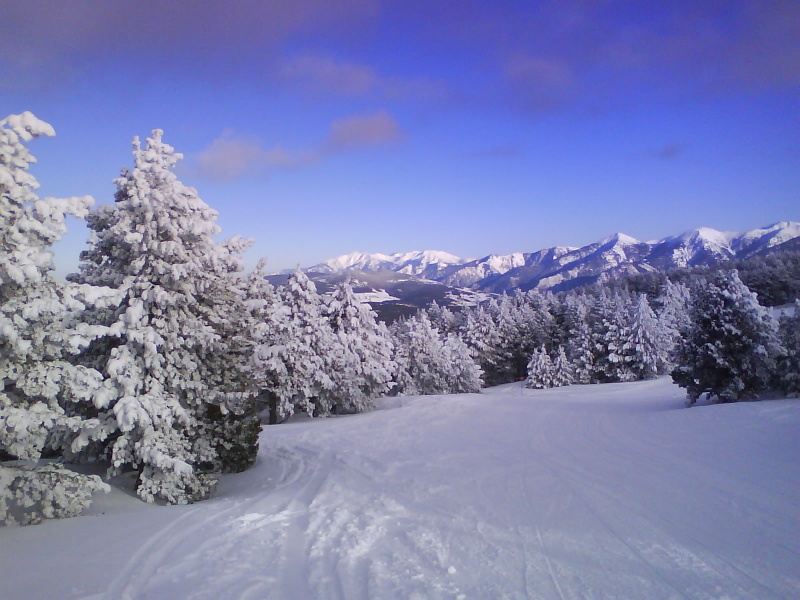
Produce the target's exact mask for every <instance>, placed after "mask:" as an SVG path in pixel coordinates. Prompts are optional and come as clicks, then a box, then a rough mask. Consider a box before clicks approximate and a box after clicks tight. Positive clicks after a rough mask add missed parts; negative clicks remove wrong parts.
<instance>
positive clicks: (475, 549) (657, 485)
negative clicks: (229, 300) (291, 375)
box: [0, 379, 800, 600]
mask: <svg viewBox="0 0 800 600" xmlns="http://www.w3.org/2000/svg"><path fill="white" fill-rule="evenodd" d="M798 426H800V404H799V403H798V402H797V401H793V400H789V401H771V402H762V403H751V404H741V405H726V406H707V407H704V406H698V407H693V408H691V409H686V408H683V397H682V395H681V393H680V390H678V389H677V388H675V387H674V386H672V385H671V384H670V383H669V381H668V380H663V379H662V380H658V381H653V382H642V383H637V384H618V385H606V386H573V387H570V388H562V389H558V390H547V391H532V390H525V389H523V388H521V386H520V385H517V384H510V385H507V386H501V387H498V388H494V389H491V390H487V391H486V392H485V393H484V394H481V395H466V396H450V397H429V398H401V399H391V400H386V401H384V402H383V404H382V410H376V411H373V412H371V413H367V414H363V415H355V416H350V417H343V418H332V419H325V420H314V421H311V420H306V421H298V422H294V423H289V424H285V425H281V426H276V427H267V428H265V431H264V433H263V435H262V438H261V451H260V455H259V462H258V464H257V465H256V466H255V467H254V468H253V469H251V470H250V471H248V472H246V473H243V474H239V475H233V476H228V477H225V478H224V479H223V481H222V483H221V485H220V489H219V492H218V495H217V497H216V498H214V499H212V500H210V501H208V502H203V503H200V504H196V505H192V506H188V507H152V506H145V505H142V504H141V503H138V502H137V501H135V500H133V499H128V500H129V502H128V503H127V504H124V506H125V510H126V511H127V513H125V514H124V515H122V516H120V513H119V512H117V513H115V512H114V510H113V509H109V510H108V511H107V513H106V514H94V515H92V516H86V517H82V518H78V519H70V520H66V521H62V522H49V523H45V524H43V525H41V526H36V527H27V528H6V529H5V530H0V556H2V560H0V597H2V598H4V599H7V600H15V599H17V598H20V599H22V598H48V597H58V598H91V599H92V600H100V599H106V598H107V599H112V598H113V599H118V598H122V599H140V598H141V599H149V598H152V599H161V598H196V599H209V600H210V599H224V598H236V599H252V600H256V599H275V600H280V599H286V600H302V599H305V598H319V599H323V600H343V599H357V598H376V599H393V598H403V599H413V600H421V599H439V598H442V599H444V598H448V599H450V598H453V599H463V600H466V599H468V598H473V599H474V598H506V599H521V598H545V599H550V598H553V599H561V600H566V599H574V598H612V597H613V598H652V599H657V598H676V599H680V598H693V599H694V598H730V599H735V598H770V599H781V598H785V599H790V598H797V597H800V575H799V574H798V573H799V572H800V569H798V567H799V566H800V524H798V519H797V508H796V507H797V505H798V503H799V502H800V478H798V476H797V466H798V464H800V462H799V460H800V442H798V441H797V436H796V431H797V430H798ZM115 493H117V494H118V493H119V492H115ZM99 503H100V504H102V500H100V501H99ZM115 515H116V516H115ZM121 518H124V519H127V521H124V522H125V523H127V524H128V526H135V529H136V531H137V532H138V535H137V537H135V539H134V538H132V542H131V543H130V545H127V546H126V545H124V544H120V543H119V542H117V545H115V546H113V547H112V546H107V545H106V544H105V543H104V540H108V539H112V537H111V536H115V535H116V527H118V526H119V524H120V523H121V522H123V521H120V519H121ZM51 546H52V547H53V548H55V551H48V550H47V548H49V547H51ZM68 547H73V548H75V549H76V550H75V555H76V556H75V557H72V558H71V557H69V556H68V557H64V556H63V548H68ZM59 548H61V549H62V550H61V551H59ZM104 552H107V554H106V555H104ZM70 561H72V562H70ZM30 564H39V565H40V566H41V567H42V572H41V573H37V574H36V575H35V576H34V575H26V567H27V566H29V565H30ZM48 565H50V566H51V567H52V568H48ZM100 565H104V566H100Z"/></svg>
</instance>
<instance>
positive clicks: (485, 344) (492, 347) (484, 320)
mask: <svg viewBox="0 0 800 600" xmlns="http://www.w3.org/2000/svg"><path fill="white" fill-rule="evenodd" d="M464 312H465V313H466V316H465V318H464V321H463V324H462V326H461V330H460V332H459V337H461V339H462V340H463V341H464V343H465V344H466V345H467V348H469V353H470V356H472V358H473V360H474V361H475V362H476V363H477V364H478V365H479V366H480V368H481V370H482V371H483V373H484V381H485V382H486V384H487V385H496V384H497V383H499V381H498V380H497V377H496V375H495V374H496V371H497V368H498V364H499V362H500V357H499V347H500V335H499V333H498V331H497V325H496V324H495V322H494V320H493V319H492V316H491V314H490V313H489V311H488V310H486V307H485V306H484V305H483V304H479V305H478V306H476V307H475V308H473V309H465V311H464Z"/></svg>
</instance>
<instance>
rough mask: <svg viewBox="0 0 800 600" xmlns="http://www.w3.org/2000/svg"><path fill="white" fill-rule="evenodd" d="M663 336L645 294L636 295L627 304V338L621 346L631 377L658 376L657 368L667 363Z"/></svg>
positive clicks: (651, 377) (645, 377)
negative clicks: (631, 301)
mask: <svg viewBox="0 0 800 600" xmlns="http://www.w3.org/2000/svg"><path fill="white" fill-rule="evenodd" d="M664 338H665V335H664V333H663V332H662V330H661V327H660V324H659V321H658V318H657V317H656V315H655V313H654V312H653V310H652V309H651V308H650V304H648V302H647V295H646V294H639V297H638V298H637V299H636V301H635V302H634V303H633V304H632V305H631V307H630V311H629V326H628V338H627V340H626V341H625V343H624V345H623V353H624V356H625V360H626V361H627V367H628V370H629V371H630V372H631V373H632V375H633V378H634V379H637V380H639V379H654V378H655V377H656V376H657V375H658V373H659V368H661V367H662V366H663V365H664V364H666V356H665V355H664V345H665V342H664Z"/></svg>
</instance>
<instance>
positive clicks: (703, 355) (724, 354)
mask: <svg viewBox="0 0 800 600" xmlns="http://www.w3.org/2000/svg"><path fill="white" fill-rule="evenodd" d="M689 317H690V325H689V327H688V329H686V330H685V331H684V332H683V336H682V338H681V341H680V343H679V344H678V349H677V352H676V359H677V366H676V367H675V369H673V371H672V379H673V380H674V381H675V383H677V384H678V385H679V386H681V387H682V388H685V389H686V396H687V405H688V406H691V405H692V404H694V403H695V402H696V401H697V399H698V398H699V397H700V396H701V395H703V394H706V396H707V397H708V398H711V397H716V398H717V399H718V400H719V401H720V402H735V401H736V400H739V399H742V398H752V397H755V396H756V395H757V394H758V393H760V392H761V391H763V390H764V389H765V388H766V387H767V386H768V384H769V381H770V378H771V376H772V374H773V373H774V371H775V359H776V357H777V356H778V355H779V353H780V350H781V348H780V344H779V341H778V337H777V332H776V329H777V327H776V324H775V322H774V320H773V319H772V317H771V316H770V315H769V313H768V312H767V310H766V309H764V308H763V307H762V306H761V305H760V304H759V303H758V299H757V298H756V295H755V294H754V293H753V292H751V291H750V290H749V289H747V287H746V286H745V285H744V284H743V283H742V281H741V280H740V279H739V275H738V273H737V272H736V270H735V269H732V270H730V271H719V272H717V273H714V274H713V275H711V277H710V278H709V279H707V280H704V281H700V282H698V283H697V285H696V286H695V289H694V290H693V299H692V305H691V308H690V311H689Z"/></svg>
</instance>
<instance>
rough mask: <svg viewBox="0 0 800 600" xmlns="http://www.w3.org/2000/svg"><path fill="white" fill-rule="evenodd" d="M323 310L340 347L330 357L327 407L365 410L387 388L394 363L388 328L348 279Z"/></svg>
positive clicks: (343, 410) (341, 411) (337, 411)
mask: <svg viewBox="0 0 800 600" xmlns="http://www.w3.org/2000/svg"><path fill="white" fill-rule="evenodd" d="M325 313H326V315H327V317H328V320H329V322H330V325H331V328H332V330H333V335H334V336H335V338H336V340H337V341H338V345H339V346H340V347H341V351H340V352H337V353H335V354H334V356H333V365H332V369H331V378H332V380H333V386H332V387H331V389H330V391H328V392H327V396H328V397H329V398H330V400H329V404H330V406H331V409H330V410H331V411H332V412H333V413H343V412H362V411H364V410H367V409H369V408H371V407H372V400H373V399H374V398H377V397H378V396H383V395H385V394H387V393H388V392H389V390H390V389H391V385H392V378H393V376H394V370H395V365H394V362H393V361H392V352H393V350H394V348H393V346H392V341H391V338H390V336H389V330H388V329H387V328H386V325H384V324H383V323H380V322H379V321H378V320H377V315H376V314H375V312H374V311H373V310H372V309H371V308H370V307H369V305H367V304H363V303H362V302H359V300H358V298H356V296H355V294H354V292H353V288H352V286H351V285H350V283H349V282H348V281H343V282H341V283H340V284H339V285H338V286H337V287H336V289H335V290H334V292H333V295H332V296H331V298H330V300H329V302H328V304H327V306H326V310H325Z"/></svg>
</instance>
